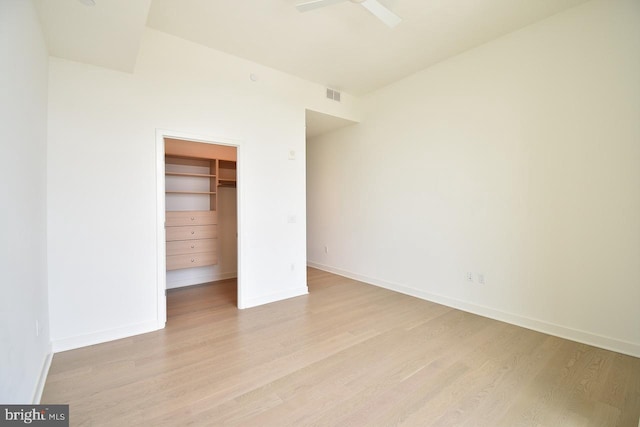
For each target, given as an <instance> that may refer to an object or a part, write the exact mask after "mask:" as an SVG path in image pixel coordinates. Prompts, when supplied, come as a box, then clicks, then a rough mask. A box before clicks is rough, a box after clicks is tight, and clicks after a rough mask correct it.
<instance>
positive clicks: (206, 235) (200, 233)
mask: <svg viewBox="0 0 640 427" xmlns="http://www.w3.org/2000/svg"><path fill="white" fill-rule="evenodd" d="M166 233H167V242H170V241H173V240H193V239H216V238H217V237H218V226H217V225H192V226H183V227H167V228H166Z"/></svg>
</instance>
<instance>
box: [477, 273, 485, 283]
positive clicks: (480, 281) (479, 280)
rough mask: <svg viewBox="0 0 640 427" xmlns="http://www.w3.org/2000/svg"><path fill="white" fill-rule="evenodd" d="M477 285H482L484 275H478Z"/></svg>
mask: <svg viewBox="0 0 640 427" xmlns="http://www.w3.org/2000/svg"><path fill="white" fill-rule="evenodd" d="M478 284H480V285H484V274H482V273H480V274H478Z"/></svg>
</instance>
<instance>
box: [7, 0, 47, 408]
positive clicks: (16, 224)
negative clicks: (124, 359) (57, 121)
mask: <svg viewBox="0 0 640 427" xmlns="http://www.w3.org/2000/svg"><path fill="white" fill-rule="evenodd" d="M47 57H48V54H47V48H46V46H45V43H44V39H43V36H42V33H41V31H40V24H39V21H38V17H37V15H36V11H35V9H34V7H33V4H32V3H31V1H24V0H6V1H2V2H0V181H1V182H2V185H0V200H2V208H1V209H0V242H1V245H0V291H1V292H2V296H1V297H0V402H2V403H5V404H9V403H22V404H27V403H34V402H38V401H39V399H40V394H41V393H42V387H43V386H44V379H45V378H44V375H45V374H46V371H47V370H48V364H49V363H50V361H51V359H50V356H51V355H50V352H51V349H50V344H49V314H48V307H47V304H48V303H47V254H46V247H47V245H46V234H47V233H46V201H47V194H46V189H47V185H46V166H47V165H46V153H47V151H46V137H47V60H48V59H47ZM36 322H37V324H38V326H39V327H38V328H37V327H36Z"/></svg>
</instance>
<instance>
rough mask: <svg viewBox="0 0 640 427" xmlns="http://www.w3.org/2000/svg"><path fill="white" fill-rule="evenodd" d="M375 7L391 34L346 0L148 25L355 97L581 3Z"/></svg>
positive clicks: (203, 1)
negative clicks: (392, 20)
mask: <svg viewBox="0 0 640 427" xmlns="http://www.w3.org/2000/svg"><path fill="white" fill-rule="evenodd" d="M97 1H106V0H97ZM379 1H380V2H381V3H383V4H385V5H387V6H388V7H389V8H391V9H392V10H393V11H394V12H395V13H397V14H398V15H400V16H401V17H402V18H403V22H402V23H401V24H400V25H398V26H397V27H396V28H394V29H390V28H388V27H386V26H385V25H384V24H382V23H381V22H380V21H379V20H377V19H376V18H375V17H373V16H372V15H371V14H370V13H369V12H367V10H366V9H364V8H363V7H361V6H360V5H357V4H354V3H351V2H348V1H347V2H344V3H339V4H334V5H332V6H329V7H325V8H321V9H315V10H313V11H309V12H305V13H300V12H298V11H297V9H296V8H295V5H296V3H298V2H299V0H153V1H152V3H151V9H150V10H149V18H148V20H147V25H148V26H149V27H151V28H155V29H157V30H160V31H164V32H167V33H170V34H174V35H176V36H179V37H182V38H184V39H187V40H191V41H194V42H197V43H200V44H203V45H206V46H209V47H212V48H214V49H217V50H221V51H224V52H227V53H230V54H233V55H236V56H240V57H243V58H245V59H249V60H252V61H254V62H258V63H260V64H263V65H267V66H269V67H272V68H275V69H279V70H282V71H285V72H287V73H290V74H294V75H297V76H299V77H302V78H304V79H307V80H311V81H314V82H317V83H320V84H323V85H326V86H330V87H333V88H335V89H338V90H342V91H345V92H347V93H351V94H353V95H361V94H364V93H367V92H370V91H372V90H375V89H377V88H380V87H382V86H385V85H388V84H389V83H392V82H394V81H397V80H399V79H401V78H403V77H406V76H408V75H410V74H413V73H415V72H417V71H419V70H421V69H424V68H426V67H428V66H430V65H433V64H435V63H437V62H439V61H442V60H443V59H445V58H448V57H451V56H453V55H456V54H458V53H460V52H463V51H465V50H467V49H470V48H472V47H475V46H478V45H480V44H482V43H486V42H487V41H489V40H492V39H495V38H496V37H499V36H501V35H503V34H507V33H509V32H512V31H514V30H516V29H519V28H522V27H524V26H526V25H529V24H531V23H533V22H536V21H538V20H540V19H543V18H546V17H548V16H550V15H553V14H555V13H558V12H560V11H562V10H564V9H567V8H569V7H572V6H575V5H577V4H580V3H584V2H585V1H586V0H379Z"/></svg>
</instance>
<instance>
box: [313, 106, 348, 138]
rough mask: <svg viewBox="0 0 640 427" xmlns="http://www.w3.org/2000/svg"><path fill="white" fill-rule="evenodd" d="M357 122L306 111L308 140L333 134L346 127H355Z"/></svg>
mask: <svg viewBox="0 0 640 427" xmlns="http://www.w3.org/2000/svg"><path fill="white" fill-rule="evenodd" d="M356 123H357V122H352V121H351V120H347V119H343V118H341V117H336V116H330V115H329V114H324V113H319V112H317V111H313V110H307V111H306V125H307V128H306V136H307V139H309V138H313V137H316V136H318V135H322V134H323V133H327V132H331V131H334V130H337V129H340V128H343V127H345V126H349V125H354V124H356Z"/></svg>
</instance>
